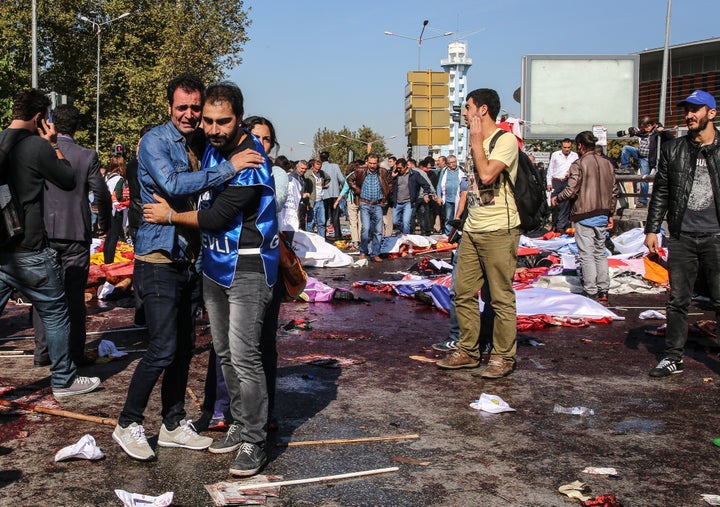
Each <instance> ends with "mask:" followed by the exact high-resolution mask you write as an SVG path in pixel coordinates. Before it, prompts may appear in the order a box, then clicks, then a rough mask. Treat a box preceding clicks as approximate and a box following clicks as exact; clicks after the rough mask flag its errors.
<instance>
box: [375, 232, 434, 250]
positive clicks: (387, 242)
mask: <svg viewBox="0 0 720 507" xmlns="http://www.w3.org/2000/svg"><path fill="white" fill-rule="evenodd" d="M435 243H437V240H436V239H434V238H431V237H426V236H421V235H419V234H401V235H400V236H386V237H384V238H383V240H382V245H381V246H380V253H384V254H388V253H398V252H400V247H401V246H402V245H413V247H418V248H429V247H431V246H433V245H434V244H435Z"/></svg>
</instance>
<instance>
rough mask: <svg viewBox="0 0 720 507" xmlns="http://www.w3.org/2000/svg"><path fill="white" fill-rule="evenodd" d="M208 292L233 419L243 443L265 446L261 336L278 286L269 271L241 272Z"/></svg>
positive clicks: (207, 284)
mask: <svg viewBox="0 0 720 507" xmlns="http://www.w3.org/2000/svg"><path fill="white" fill-rule="evenodd" d="M320 204H322V201H320ZM203 294H204V297H205V306H206V308H207V312H208V317H209V318H210V328H211V329H212V339H213V347H214V348H215V353H216V354H217V355H218V357H219V358H220V364H221V365H222V372H223V377H225V383H226V384H227V388H228V392H229V393H230V413H231V414H232V417H233V421H234V422H235V423H236V424H239V425H240V428H241V431H240V437H241V438H242V440H243V441H245V442H251V443H254V444H264V443H265V438H266V431H265V424H266V423H267V418H268V393H267V386H266V383H265V371H264V370H263V363H262V357H261V351H260V337H261V335H262V328H263V320H264V318H265V313H266V312H267V310H268V307H269V306H270V302H271V300H272V288H271V287H268V286H267V284H266V283H265V274H264V273H254V272H251V271H236V272H235V279H234V280H233V283H232V286H231V287H230V288H229V289H228V288H225V287H223V286H221V285H218V284H217V283H215V282H213V281H212V280H210V279H209V278H207V277H206V278H205V280H204V283H203Z"/></svg>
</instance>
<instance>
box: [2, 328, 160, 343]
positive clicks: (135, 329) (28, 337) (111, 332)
mask: <svg viewBox="0 0 720 507" xmlns="http://www.w3.org/2000/svg"><path fill="white" fill-rule="evenodd" d="M128 331H147V326H132V327H120V328H117V329H106V330H105V331H88V332H87V333H85V334H86V335H87V336H96V335H105V334H113V333H126V332H128ZM33 338H35V335H33V334H31V335H27V336H11V337H10V336H7V337H3V338H0V341H1V342H9V341H13V340H30V339H33Z"/></svg>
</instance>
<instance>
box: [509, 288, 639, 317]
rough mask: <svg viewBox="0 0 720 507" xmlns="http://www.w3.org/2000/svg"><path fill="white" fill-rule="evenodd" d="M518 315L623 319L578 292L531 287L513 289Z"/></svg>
mask: <svg viewBox="0 0 720 507" xmlns="http://www.w3.org/2000/svg"><path fill="white" fill-rule="evenodd" d="M515 294H516V300H517V314H518V315H537V314H544V315H555V316H568V317H592V318H601V317H611V318H612V319H613V320H625V317H621V316H619V315H617V314H615V313H614V312H611V311H610V310H608V309H607V308H605V307H604V306H603V305H601V304H600V303H597V302H595V301H593V300H592V299H588V298H586V297H584V296H581V295H580V294H572V293H568V292H563V291H559V290H552V289H543V288H540V287H532V288H529V289H522V290H517V291H515Z"/></svg>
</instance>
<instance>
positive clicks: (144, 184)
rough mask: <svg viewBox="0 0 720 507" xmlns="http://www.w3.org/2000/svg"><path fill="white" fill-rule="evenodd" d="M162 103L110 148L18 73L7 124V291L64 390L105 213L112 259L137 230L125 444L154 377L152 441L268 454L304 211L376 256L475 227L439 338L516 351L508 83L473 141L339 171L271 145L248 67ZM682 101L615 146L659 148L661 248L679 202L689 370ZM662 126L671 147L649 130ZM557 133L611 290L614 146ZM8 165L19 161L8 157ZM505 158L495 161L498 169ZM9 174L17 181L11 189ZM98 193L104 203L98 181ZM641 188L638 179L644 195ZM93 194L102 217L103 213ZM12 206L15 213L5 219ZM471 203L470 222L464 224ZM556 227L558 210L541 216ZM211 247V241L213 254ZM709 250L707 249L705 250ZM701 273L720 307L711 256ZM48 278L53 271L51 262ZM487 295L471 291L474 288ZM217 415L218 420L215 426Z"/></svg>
mask: <svg viewBox="0 0 720 507" xmlns="http://www.w3.org/2000/svg"><path fill="white" fill-rule="evenodd" d="M166 93H167V95H166V98H167V105H168V113H169V118H168V121H167V122H166V123H164V124H162V125H157V126H148V127H146V128H144V129H143V130H142V132H141V133H140V139H139V141H138V145H137V150H136V157H129V159H130V160H129V161H128V160H127V159H126V156H125V153H124V150H123V149H116V150H115V152H114V153H113V155H112V157H111V158H110V160H109V164H108V166H107V169H105V170H102V169H101V167H100V162H99V159H98V155H97V153H95V152H94V151H93V150H90V149H86V148H82V147H80V146H78V145H77V144H76V143H75V141H74V138H73V136H74V134H75V132H76V131H77V129H78V125H79V111H78V110H77V109H76V108H74V107H73V106H60V107H58V108H56V109H55V111H54V117H55V122H51V121H48V120H49V115H48V112H49V106H50V101H49V100H48V99H47V97H46V96H45V95H44V94H43V93H42V92H40V91H38V90H28V91H24V92H22V93H21V94H20V95H19V96H18V97H17V100H16V102H15V105H14V108H13V120H12V122H11V123H10V125H9V127H8V128H7V129H5V130H4V131H2V133H0V149H1V150H0V153H8V154H10V159H11V162H10V163H9V164H5V165H3V162H4V161H3V160H0V170H2V173H0V176H2V178H1V179H0V184H2V186H3V187H7V193H9V195H11V197H12V199H11V200H10V201H9V202H4V204H3V213H7V216H8V217H10V219H11V220H9V221H8V220H6V221H4V223H3V225H4V227H2V228H1V229H0V244H2V246H3V249H2V250H1V251H0V309H2V308H4V306H5V304H6V303H7V301H8V299H9V297H10V291H11V290H12V289H16V290H19V291H21V292H23V293H24V294H26V295H27V296H28V298H29V299H30V301H31V302H32V304H33V307H34V310H35V312H36V319H35V326H36V328H37V331H36V333H37V336H38V337H39V340H38V342H37V343H36V353H35V365H36V366H46V365H49V366H50V372H51V386H52V390H53V393H54V395H55V396H56V397H63V396H72V395H78V394H85V393H90V392H92V391H94V390H95V389H97V388H98V387H99V386H100V379H99V378H97V377H86V376H82V375H79V374H78V368H79V367H83V366H85V364H86V363H85V361H84V355H83V351H84V345H85V334H86V333H85V320H86V307H85V302H84V299H82V298H83V293H84V287H85V284H86V283H87V277H88V266H89V258H90V244H91V241H92V235H93V231H94V232H95V234H97V235H102V234H105V244H104V252H103V255H104V260H105V263H108V264H109V263H113V262H114V261H115V260H116V255H115V252H116V248H117V247H116V245H117V243H118V241H119V240H120V239H125V240H126V241H130V242H131V243H132V244H133V245H134V273H133V284H134V293H135V298H136V302H137V308H138V310H143V312H144V322H145V324H146V326H147V333H148V347H147V351H146V352H145V353H144V354H143V356H142V358H141V359H140V361H139V362H138V363H137V366H136V368H135V371H134V373H133V376H132V379H131V381H130V384H129V386H128V389H127V394H126V398H125V403H124V406H123V408H122V411H121V413H120V416H119V418H118V424H117V426H116V427H115V430H114V431H113V434H112V437H113V439H114V440H115V441H116V442H117V443H118V445H119V446H120V447H121V448H122V449H123V451H124V452H125V453H127V454H128V455H129V456H130V457H132V458H134V459H137V460H150V459H154V458H155V452H154V450H153V449H152V448H151V446H150V444H149V443H148V440H147V438H146V436H145V429H144V425H143V421H144V419H145V410H146V408H147V405H148V402H149V399H150V397H151V395H152V393H153V391H154V388H155V385H156V384H157V383H158V382H160V383H161V414H160V415H161V418H162V424H161V427H160V430H159V434H158V438H157V443H158V445H159V446H162V447H176V448H184V449H191V450H204V449H209V451H210V452H213V453H220V454H222V453H230V452H235V451H237V454H236V456H235V459H234V461H233V464H232V465H231V466H230V473H232V474H233V475H237V476H249V475H254V474H256V473H257V472H258V471H259V470H260V469H261V468H262V467H263V466H264V465H265V463H266V462H267V452H266V450H265V443H266V439H267V432H268V431H271V430H272V429H273V427H276V421H275V419H274V394H275V380H276V375H277V371H276V370H277V359H278V356H277V350H276V344H275V339H276V337H275V334H276V332H277V327H278V325H277V324H278V315H279V310H280V304H281V301H282V299H283V296H284V288H283V287H284V286H283V284H282V283H277V280H278V271H279V258H280V242H281V241H283V239H282V237H284V238H285V239H288V240H289V241H290V242H292V237H293V235H294V234H296V233H297V232H298V231H300V230H303V231H306V232H314V233H316V234H318V235H319V236H320V237H321V238H323V239H325V240H328V241H333V242H338V241H341V240H343V239H344V237H345V235H344V231H343V230H342V222H341V217H345V219H346V221H347V222H349V224H350V230H349V236H350V242H349V245H348V249H350V250H356V251H357V254H358V255H359V257H360V258H361V259H366V260H368V261H369V262H377V263H379V262H383V258H382V257H381V254H382V251H381V245H382V238H383V237H384V236H390V235H392V234H394V233H398V234H413V233H419V234H422V235H430V234H438V235H439V234H443V235H449V234H450V233H451V232H452V230H453V228H457V227H460V228H461V229H462V233H463V234H462V237H461V239H460V241H459V244H458V248H457V253H456V255H455V259H454V265H455V266H456V269H455V270H454V272H453V282H452V287H451V300H452V312H451V332H450V335H449V338H448V340H446V341H444V342H441V343H439V344H436V346H435V348H436V349H437V350H442V351H447V352H449V355H448V356H447V357H446V358H444V359H442V360H440V361H438V362H437V366H438V368H441V369H465V368H476V367H478V366H480V363H481V356H482V355H483V354H488V355H489V358H488V361H487V366H486V367H485V368H484V369H483V371H482V373H481V377H482V378H484V379H497V378H501V377H505V376H507V375H509V374H511V373H512V372H513V370H514V369H515V367H516V360H515V354H516V349H517V336H516V328H517V312H516V301H515V293H514V290H513V286H512V280H513V275H514V273H515V269H516V265H517V248H518V241H519V237H520V233H521V230H520V223H521V218H520V210H519V207H518V205H517V202H516V200H515V195H514V190H513V189H512V187H511V185H512V183H511V185H507V184H505V183H506V182H507V181H508V180H509V181H510V182H514V181H516V179H517V177H518V176H517V175H518V173H519V159H520V158H521V157H520V156H519V151H518V146H519V144H520V143H519V140H518V139H517V137H516V136H511V135H505V132H503V128H502V122H500V124H498V120H497V119H498V115H499V112H500V101H499V97H498V94H497V92H495V91H494V90H491V89H486V88H481V89H477V90H474V91H472V92H471V93H470V94H469V95H468V97H467V101H466V105H465V113H464V118H465V122H466V124H467V126H468V133H469V139H470V147H471V151H470V156H469V157H468V159H467V160H466V161H459V160H458V159H457V158H456V157H455V156H442V155H441V156H438V157H437V158H433V157H432V156H427V157H424V158H422V160H420V161H419V162H418V161H416V160H414V159H413V158H402V157H401V158H396V157H394V156H389V157H387V158H385V159H383V160H381V157H380V156H379V155H378V154H376V153H369V154H368V155H367V157H366V158H365V159H364V160H362V161H361V160H357V161H354V162H351V163H349V164H348V166H347V168H346V170H345V174H343V172H342V171H341V169H340V167H339V165H338V164H336V163H333V162H332V161H331V160H330V156H329V154H328V153H327V152H325V151H323V152H320V153H319V154H318V158H313V159H311V160H308V161H305V160H298V161H291V160H289V159H288V158H287V157H286V156H284V155H278V154H277V151H278V140H277V138H276V132H275V128H274V126H273V124H272V122H271V121H270V120H268V119H267V118H264V117H262V116H248V117H246V116H245V111H244V100H243V95H242V92H241V90H240V88H239V87H238V86H237V85H235V84H234V83H230V82H220V83H215V84H212V85H210V86H209V87H208V88H207V89H206V88H205V85H204V83H203V82H202V81H201V80H200V79H198V78H197V77H195V76H192V75H181V76H179V77H177V78H175V79H173V80H172V81H171V82H170V83H169V84H168V86H167V90H166ZM678 106H680V107H683V108H684V109H685V113H686V121H687V125H688V128H689V134H688V136H685V137H682V138H681V139H679V140H677V142H675V141H673V142H668V141H669V137H668V136H667V135H666V133H663V131H662V127H661V126H659V125H658V124H657V123H655V122H653V121H651V120H650V119H649V118H645V119H643V120H642V121H641V124H640V127H641V128H640V134H639V136H640V139H641V142H640V143H639V148H638V149H637V150H636V151H633V149H627V150H623V154H622V159H621V165H622V166H623V167H626V166H627V164H628V163H629V161H630V159H631V158H636V159H637V161H638V164H639V166H640V168H641V169H640V172H641V174H645V173H647V172H649V171H650V170H652V169H653V168H654V167H655V165H657V168H658V177H657V179H656V182H655V191H654V193H653V197H652V200H651V201H650V204H649V214H648V221H647V225H646V228H645V232H646V234H647V236H646V245H647V247H648V249H649V250H650V251H651V252H657V250H658V247H659V242H658V233H659V230H660V226H661V223H662V221H663V218H664V217H665V216H667V222H668V224H669V229H670V231H669V232H670V252H671V256H670V259H669V272H670V282H671V287H672V289H671V293H670V301H669V303H668V330H667V334H666V342H667V347H666V354H665V357H664V358H663V359H662V360H661V361H660V363H659V364H658V365H657V366H656V367H655V368H653V369H652V370H651V371H650V375H651V376H653V377H665V376H669V375H672V374H677V373H681V372H682V370H683V364H682V356H683V347H684V344H685V340H686V338H687V307H688V304H689V301H690V297H691V295H692V288H693V285H694V283H695V279H696V277H697V276H698V272H699V270H700V268H702V267H704V265H705V264H707V263H708V262H709V263H711V264H712V263H714V265H716V264H717V262H720V248H719V247H718V244H717V237H718V235H720V211H718V210H720V181H719V180H718V178H719V176H718V174H719V173H718V171H720V150H718V149H717V147H718V145H719V144H720V139H718V131H717V130H716V129H715V128H714V126H713V123H712V120H713V119H714V118H715V115H716V104H715V99H714V97H712V95H710V94H708V93H706V92H704V91H701V90H697V91H695V92H693V94H692V95H690V96H689V97H688V98H687V99H686V100H684V101H682V102H680V103H679V104H678ZM660 143H662V144H663V146H662V150H661V152H660V153H661V154H660V156H659V157H658V156H657V153H655V155H654V156H653V150H656V149H657V146H658V145H660ZM574 144H575V149H576V150H577V153H576V152H574V151H573V141H572V140H571V139H564V140H563V141H562V143H561V149H560V150H558V151H556V152H555V153H553V154H552V156H551V157H550V163H549V166H548V170H547V173H546V183H547V191H548V192H549V195H548V199H549V200H550V203H551V204H552V206H553V209H554V212H553V216H552V219H551V223H550V227H549V229H550V230H552V231H555V232H564V231H565V229H566V228H567V227H569V226H570V224H572V226H573V228H574V229H575V236H576V241H577V246H578V249H579V251H580V265H581V267H582V270H583V272H584V275H585V276H584V279H583V284H584V289H585V293H584V294H585V295H586V296H587V297H589V298H592V299H594V300H596V301H598V302H601V303H602V302H605V303H606V302H607V292H608V285H609V283H608V276H607V269H608V267H607V260H606V259H605V254H604V237H605V232H606V230H607V229H608V228H612V226H613V219H612V217H613V213H614V211H615V206H616V200H617V187H616V184H615V167H614V166H613V164H612V163H611V162H610V161H608V159H607V157H605V156H604V155H603V154H602V152H600V153H598V151H597V139H596V138H595V136H594V135H593V133H592V132H590V131H585V132H581V133H579V134H578V135H577V136H576V138H575V140H574ZM6 166H7V169H6ZM501 175H504V176H503V177H501ZM0 190H2V191H3V192H4V191H5V189H4V188H3V189H0ZM90 195H92V205H91V204H90V202H89V200H88V198H89V196H90ZM644 202H645V201H639V203H640V204H641V205H642V204H643V203H644ZM91 210H92V215H94V216H95V219H91ZM13 213H14V214H15V215H14V216H15V217H18V218H17V220H12V217H13ZM458 224H461V225H458ZM546 230H547V229H546ZM200 260H202V262H200ZM706 272H707V270H706ZM710 275H711V276H708V277H707V279H706V281H707V283H708V285H709V289H710V292H711V295H712V300H713V302H714V304H715V305H716V307H717V308H716V309H718V310H720V306H718V305H720V303H718V301H720V275H718V274H717V270H710ZM39 280H43V283H38V281H39ZM479 294H481V295H482V296H481V297H482V298H483V300H484V301H486V303H488V304H486V305H485V306H486V308H487V311H486V312H483V315H482V316H481V314H480V312H478V303H479V301H478V298H479ZM203 308H205V309H206V310H207V312H208V317H209V320H210V323H211V331H212V344H213V349H212V352H211V355H210V360H209V363H208V375H207V380H206V389H205V398H206V399H205V403H204V406H203V411H204V414H203V419H201V421H200V423H199V424H198V425H197V426H196V425H194V424H192V421H190V420H188V419H187V417H186V412H185V392H186V385H187V381H188V374H189V366H190V360H191V357H192V348H193V345H194V339H195V320H196V318H197V316H198V315H199V314H200V313H201V312H202V309H203ZM220 426H222V427H224V428H225V429H226V430H227V431H226V433H225V436H224V437H223V438H221V439H220V440H216V441H213V439H212V438H210V437H206V436H202V435H200V434H199V432H200V431H202V430H204V429H207V428H219V427H220Z"/></svg>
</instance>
